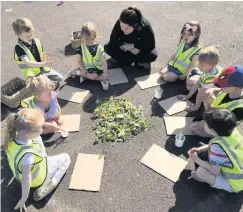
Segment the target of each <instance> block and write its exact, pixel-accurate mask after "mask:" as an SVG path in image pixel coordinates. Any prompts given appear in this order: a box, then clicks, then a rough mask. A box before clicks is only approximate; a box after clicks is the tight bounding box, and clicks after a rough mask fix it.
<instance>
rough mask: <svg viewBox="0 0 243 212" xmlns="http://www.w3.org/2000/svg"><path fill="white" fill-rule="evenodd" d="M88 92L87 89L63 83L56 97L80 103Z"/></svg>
mask: <svg viewBox="0 0 243 212" xmlns="http://www.w3.org/2000/svg"><path fill="white" fill-rule="evenodd" d="M88 94H89V91H87V90H83V89H80V88H75V87H71V86H68V85H65V86H64V87H63V88H62V89H61V91H60V92H59V94H58V96H57V97H58V98H59V99H64V100H67V101H70V102H76V103H81V102H82V101H83V100H84V99H85V97H86V96H87V95H88Z"/></svg>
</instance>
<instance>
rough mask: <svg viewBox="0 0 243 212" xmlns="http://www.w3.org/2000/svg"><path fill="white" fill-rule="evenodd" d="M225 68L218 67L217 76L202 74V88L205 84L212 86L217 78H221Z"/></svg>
mask: <svg viewBox="0 0 243 212" xmlns="http://www.w3.org/2000/svg"><path fill="white" fill-rule="evenodd" d="M222 70H223V68H221V67H219V66H216V73H215V74H207V73H205V72H203V73H202V75H201V77H200V87H202V85H204V84H210V83H213V79H214V78H215V77H217V76H219V75H220V74H221V72H222Z"/></svg>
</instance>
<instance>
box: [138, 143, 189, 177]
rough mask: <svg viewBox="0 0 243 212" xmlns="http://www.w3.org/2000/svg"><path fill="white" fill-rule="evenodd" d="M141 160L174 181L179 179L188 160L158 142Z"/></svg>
mask: <svg viewBox="0 0 243 212" xmlns="http://www.w3.org/2000/svg"><path fill="white" fill-rule="evenodd" d="M168 161H169V163H168ZM140 162H141V163H143V164H144V165H145V166H148V167H149V168H151V169H153V170H154V171H156V172H157V173H159V174H161V175H163V176H164V177H166V178H168V179H169V180H171V181H173V182H176V181H177V180H178V179H179V177H180V174H181V172H182V171H183V169H184V168H185V167H186V165H187V161H185V160H183V159H181V158H179V157H177V156H175V155H173V154H171V153H169V152H168V151H166V150H165V149H164V148H162V147H159V146H158V145H156V144H153V146H152V147H150V149H149V150H148V152H147V153H146V154H145V155H144V156H143V158H142V159H141V161H140Z"/></svg>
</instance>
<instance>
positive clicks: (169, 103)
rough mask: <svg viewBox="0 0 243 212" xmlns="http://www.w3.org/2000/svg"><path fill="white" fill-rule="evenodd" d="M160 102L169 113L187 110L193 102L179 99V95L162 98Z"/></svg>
mask: <svg viewBox="0 0 243 212" xmlns="http://www.w3.org/2000/svg"><path fill="white" fill-rule="evenodd" d="M158 103H159V105H160V106H161V107H162V108H163V109H164V110H165V111H166V113H168V114H169V115H173V114H176V113H179V112H181V111H183V110H186V109H187V108H188V107H189V106H190V105H191V104H192V103H191V102H190V101H182V100H180V99H178V98H177V96H173V97H171V98H169V99H165V100H162V101H160V102H158Z"/></svg>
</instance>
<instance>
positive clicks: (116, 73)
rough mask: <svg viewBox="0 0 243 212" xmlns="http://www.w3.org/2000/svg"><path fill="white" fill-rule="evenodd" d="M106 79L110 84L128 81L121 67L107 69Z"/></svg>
mask: <svg viewBox="0 0 243 212" xmlns="http://www.w3.org/2000/svg"><path fill="white" fill-rule="evenodd" d="M108 79H109V82H110V84H111V85H118V84H122V83H127V82H128V79H127V77H126V75H125V74H124V72H123V70H122V69H121V68H115V69H109V70H108Z"/></svg>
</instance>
